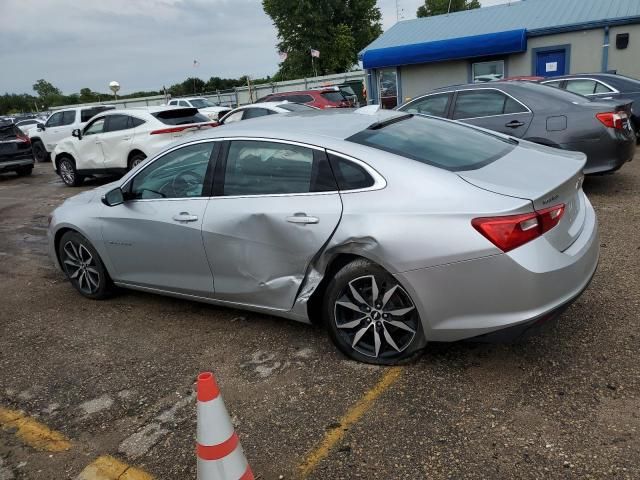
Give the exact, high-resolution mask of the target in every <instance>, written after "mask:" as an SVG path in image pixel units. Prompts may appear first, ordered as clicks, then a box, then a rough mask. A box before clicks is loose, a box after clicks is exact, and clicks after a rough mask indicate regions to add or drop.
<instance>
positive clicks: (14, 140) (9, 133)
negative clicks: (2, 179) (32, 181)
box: [0, 122, 34, 175]
mask: <svg viewBox="0 0 640 480" xmlns="http://www.w3.org/2000/svg"><path fill="white" fill-rule="evenodd" d="M33 163H34V162H33V154H32V153H31V141H30V140H29V137H28V136H27V135H25V134H24V133H23V132H22V130H20V129H19V128H18V127H16V126H15V125H14V124H13V123H9V122H0V173H2V172H16V173H17V174H18V175H31V172H32V171H33Z"/></svg>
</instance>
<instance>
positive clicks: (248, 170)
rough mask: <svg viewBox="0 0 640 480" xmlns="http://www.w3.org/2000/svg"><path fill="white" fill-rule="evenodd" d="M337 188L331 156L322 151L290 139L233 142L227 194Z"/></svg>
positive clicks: (264, 193)
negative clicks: (277, 141) (278, 141)
mask: <svg viewBox="0 0 640 480" xmlns="http://www.w3.org/2000/svg"><path fill="white" fill-rule="evenodd" d="M336 189H337V188H336V184H335V181H334V180H333V177H332V175H331V169H330V167H329V164H328V162H327V157H326V155H324V154H323V153H322V152H315V151H314V150H311V149H310V148H306V147H301V146H298V145H290V144H287V143H275V142H260V141H251V140H247V141H245V140H238V141H233V142H231V146H230V148H229V153H228V155H227V160H226V167H225V178H224V195H225V196H234V195H278V194H280V195H282V194H294V193H311V192H322V191H329V190H336Z"/></svg>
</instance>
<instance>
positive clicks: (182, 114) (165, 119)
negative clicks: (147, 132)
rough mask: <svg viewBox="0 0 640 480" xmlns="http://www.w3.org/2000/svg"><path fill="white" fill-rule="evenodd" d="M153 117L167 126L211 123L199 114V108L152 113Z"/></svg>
mask: <svg viewBox="0 0 640 480" xmlns="http://www.w3.org/2000/svg"><path fill="white" fill-rule="evenodd" d="M152 115H153V116H154V117H156V118H157V119H158V120H160V121H161V122H162V123H164V124H166V125H189V124H190V123H202V122H209V121H210V120H209V118H207V117H205V116H204V115H203V114H201V113H198V109H197V108H176V109H171V110H165V111H163V112H156V113H152Z"/></svg>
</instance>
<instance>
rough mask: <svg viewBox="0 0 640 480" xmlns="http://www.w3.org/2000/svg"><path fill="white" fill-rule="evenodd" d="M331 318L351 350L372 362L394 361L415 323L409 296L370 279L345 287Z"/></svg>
mask: <svg viewBox="0 0 640 480" xmlns="http://www.w3.org/2000/svg"><path fill="white" fill-rule="evenodd" d="M379 284H380V285H379ZM334 318H335V323H336V327H337V328H338V334H339V335H341V336H342V337H343V339H344V340H345V341H347V342H348V343H349V344H350V345H351V348H353V349H354V350H355V351H357V352H359V353H360V354H362V355H366V356H368V357H373V358H389V357H394V356H397V355H398V354H399V353H401V352H403V351H404V350H406V348H407V347H408V346H409V345H410V344H411V342H412V341H413V338H414V337H415V335H416V332H417V330H418V322H419V317H418V314H417V311H416V307H415V305H414V304H413V301H412V300H411V297H410V296H409V294H408V293H407V292H406V291H405V290H404V289H403V288H402V287H401V286H400V285H399V284H397V283H393V282H388V281H384V280H383V281H380V280H378V279H376V277H375V276H374V275H366V276H362V277H358V278H355V279H354V280H351V281H350V282H349V283H348V284H347V286H346V287H345V288H344V290H343V291H342V292H341V294H340V296H339V297H338V300H337V301H336V302H335V306H334Z"/></svg>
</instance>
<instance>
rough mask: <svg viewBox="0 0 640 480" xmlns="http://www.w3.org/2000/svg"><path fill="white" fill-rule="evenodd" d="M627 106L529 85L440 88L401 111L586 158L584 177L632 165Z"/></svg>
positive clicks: (633, 140) (628, 109)
mask: <svg viewBox="0 0 640 480" xmlns="http://www.w3.org/2000/svg"><path fill="white" fill-rule="evenodd" d="M630 108H631V105H630V103H629V102H628V101H614V100H597V101H591V100H590V99H588V98H585V97H583V96H581V95H577V94H574V93H571V92H566V91H562V90H559V89H557V88H552V87H548V86H546V85H539V84H537V83H531V82H521V81H512V82H495V83H491V84H480V85H479V84H469V85H459V86H455V87H449V88H441V89H439V90H434V91H433V92H431V93H429V94H427V95H423V96H420V97H417V98H415V99H413V100H411V101H410V102H407V103H405V104H404V105H402V106H400V107H398V110H400V111H403V112H410V113H417V114H423V115H424V114H426V115H435V116H437V117H444V118H450V119H453V120H459V121H461V122H464V123H469V124H471V125H476V126H479V127H484V128H487V129H489V130H495V131H497V132H501V133H504V134H507V135H510V136H513V137H516V138H523V139H525V140H529V141H532V142H535V143H540V144H542V145H548V146H551V147H556V148H561V149H564V150H577V151H579V152H583V153H585V154H586V155H587V164H586V166H585V173H589V174H590V173H606V172H613V171H615V170H617V169H619V168H620V167H622V165H624V164H625V163H626V162H628V161H631V160H632V159H633V155H634V153H635V143H636V142H635V136H634V134H633V130H632V128H631V123H630V122H629V118H628V115H629V113H630Z"/></svg>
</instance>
